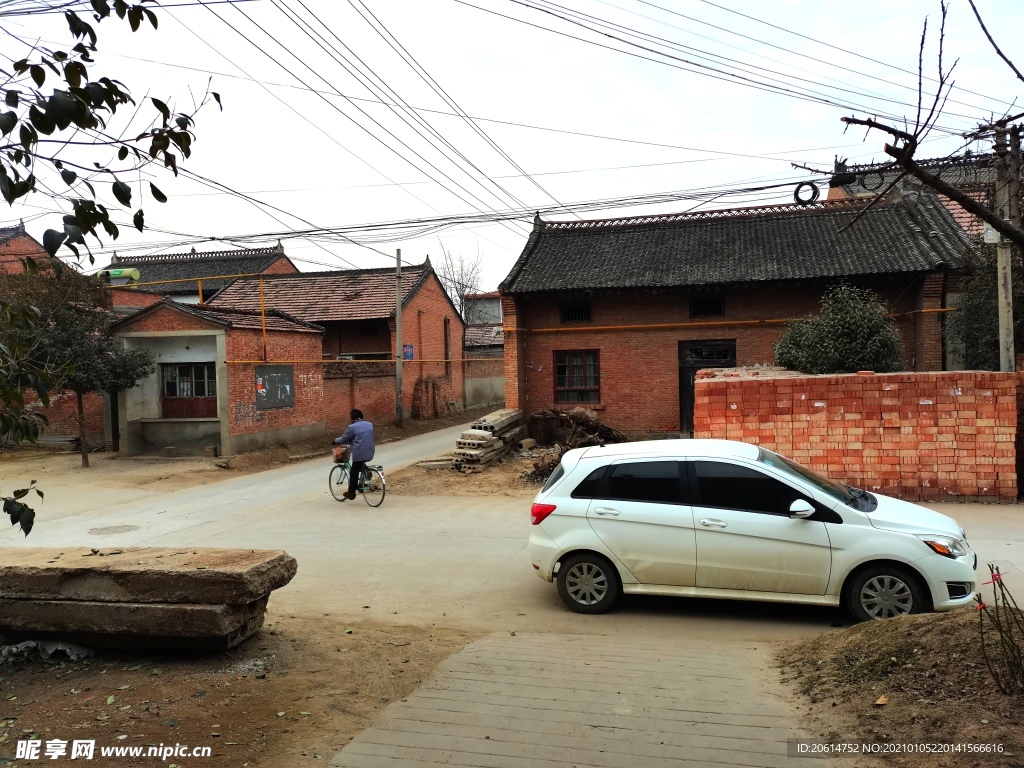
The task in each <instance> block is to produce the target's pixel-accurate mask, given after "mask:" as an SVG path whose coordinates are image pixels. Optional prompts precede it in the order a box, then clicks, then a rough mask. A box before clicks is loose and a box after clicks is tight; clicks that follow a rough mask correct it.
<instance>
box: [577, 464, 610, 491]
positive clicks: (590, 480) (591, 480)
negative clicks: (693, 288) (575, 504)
mask: <svg viewBox="0 0 1024 768" xmlns="http://www.w3.org/2000/svg"><path fill="white" fill-rule="evenodd" d="M607 471H608V466H607V465H605V466H603V467H598V468H597V469H595V470H594V471H593V472H591V473H590V474H589V475H587V477H586V479H584V480H583V482H581V483H580V484H579V485H577V486H576V488H575V489H573V492H572V497H573V498H574V499H592V498H594V497H595V496H597V495H598V494H599V493H600V490H601V481H602V480H603V479H604V476H605V473H606V472H607Z"/></svg>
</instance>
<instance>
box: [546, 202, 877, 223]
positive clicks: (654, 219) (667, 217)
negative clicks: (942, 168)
mask: <svg viewBox="0 0 1024 768" xmlns="http://www.w3.org/2000/svg"><path fill="white" fill-rule="evenodd" d="M867 203H868V201H867V200H865V199H863V198H840V199H837V200H822V201H820V202H816V203H808V204H806V205H802V204H800V203H784V204H776V205H758V206H750V207H745V208H719V209H716V210H712V211H684V212H682V213H656V214H646V215H642V216H625V217H621V218H613V219H585V220H582V221H545V222H543V224H542V226H543V229H545V230H551V229H556V230H565V229H573V230H578V229H597V228H601V227H629V226H642V225H644V224H659V223H662V222H675V221H694V220H701V219H728V218H744V217H754V216H758V215H764V214H769V213H801V212H805V211H806V212H827V211H832V210H849V209H851V208H863V207H864V206H866V205H867ZM892 204H893V203H890V202H888V201H882V203H881V205H892ZM876 207H877V206H876Z"/></svg>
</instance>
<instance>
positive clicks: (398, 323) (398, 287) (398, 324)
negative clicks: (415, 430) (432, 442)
mask: <svg viewBox="0 0 1024 768" xmlns="http://www.w3.org/2000/svg"><path fill="white" fill-rule="evenodd" d="M403 354H404V352H403V348H402V249H401V248H398V249H396V250H395V426H396V427H400V426H402V357H403Z"/></svg>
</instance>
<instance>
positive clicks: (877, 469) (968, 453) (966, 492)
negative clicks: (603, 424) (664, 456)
mask: <svg viewBox="0 0 1024 768" xmlns="http://www.w3.org/2000/svg"><path fill="white" fill-rule="evenodd" d="M1019 381H1020V380H1019V378H1018V374H1014V373H991V372H985V371H954V372H946V373H896V374H868V375H854V374H851V375H840V376H803V375H800V374H795V373H792V372H788V371H780V370H778V369H765V368H762V369H733V370H726V369H721V370H709V371H701V372H700V373H699V374H698V380H697V383H696V397H695V408H694V437H715V438H726V439H730V440H742V441H743V442H747V443H753V444H755V445H761V446H763V447H765V448H768V449H770V450H773V451H777V452H779V453H781V454H783V455H785V456H789V457H790V458H792V459H794V460H796V461H799V462H800V463H802V464H805V465H807V466H809V467H811V468H813V469H815V470H817V471H818V472H820V473H822V474H824V475H827V476H828V477H830V478H832V479H835V480H840V481H843V482H847V483H850V484H851V485H855V486H858V487H861V488H867V489H868V490H872V491H878V492H880V493H885V494H888V495H891V496H898V497H900V498H904V499H909V500H914V501H929V500H939V499H943V500H947V499H948V500H961V501H969V500H980V501H1005V502H1008V501H1016V499H1017V473H1016V449H1015V440H1016V435H1017V410H1018V409H1017V390H1018V384H1019Z"/></svg>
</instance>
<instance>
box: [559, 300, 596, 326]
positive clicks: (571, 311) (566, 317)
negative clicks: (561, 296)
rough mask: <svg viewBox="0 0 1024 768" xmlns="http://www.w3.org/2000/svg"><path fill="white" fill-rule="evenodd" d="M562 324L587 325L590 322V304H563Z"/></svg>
mask: <svg viewBox="0 0 1024 768" xmlns="http://www.w3.org/2000/svg"><path fill="white" fill-rule="evenodd" d="M562 322H563V323H589V322H590V303H589V302H588V303H580V304H563V305H562Z"/></svg>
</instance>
